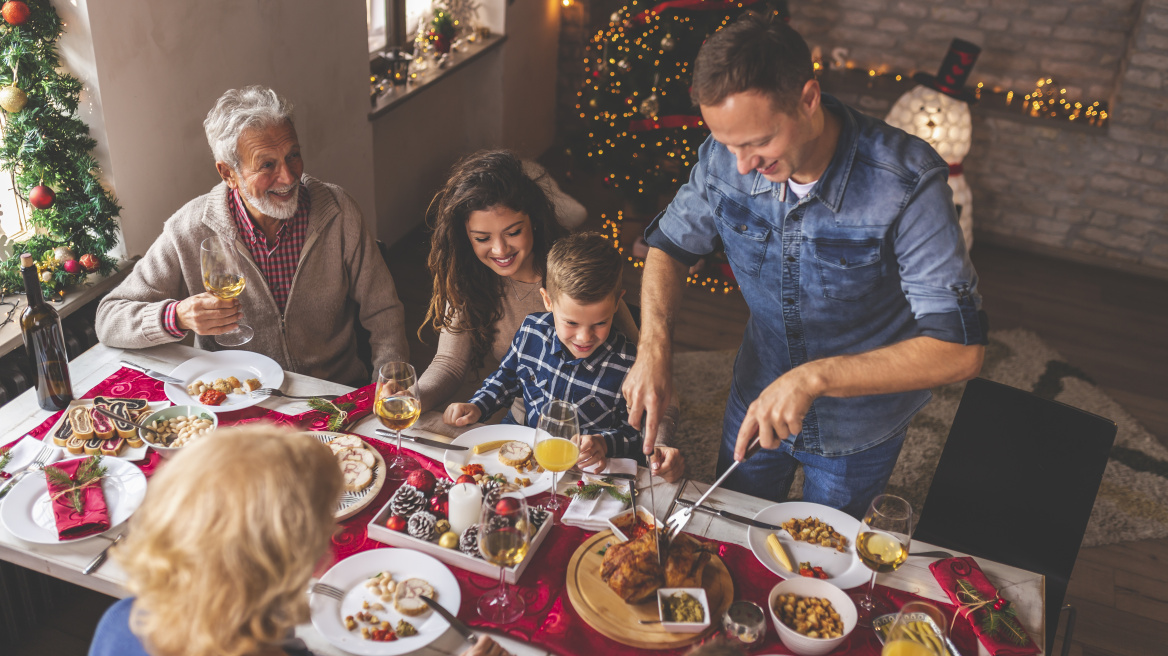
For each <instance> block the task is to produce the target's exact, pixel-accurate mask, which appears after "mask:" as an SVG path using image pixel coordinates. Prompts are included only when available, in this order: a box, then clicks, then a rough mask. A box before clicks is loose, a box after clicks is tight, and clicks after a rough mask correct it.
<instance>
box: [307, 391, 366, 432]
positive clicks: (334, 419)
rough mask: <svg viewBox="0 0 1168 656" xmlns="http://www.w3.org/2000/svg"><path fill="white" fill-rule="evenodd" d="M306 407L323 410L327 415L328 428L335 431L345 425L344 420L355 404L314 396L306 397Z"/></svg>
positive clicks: (318, 410)
mask: <svg viewBox="0 0 1168 656" xmlns="http://www.w3.org/2000/svg"><path fill="white" fill-rule="evenodd" d="M308 407H310V408H312V409H313V410H316V411H317V412H323V413H324V414H325V416H327V417H328V429H329V430H331V431H334V432H335V431H339V430H341V429H342V428H344V427H345V421H346V420H348V418H349V412H351V411H352V410H353V409H354V408H356V407H357V404H355V403H333V402H332V401H326V400H324V399H322V398H320V397H317V396H314V397H312V398H311V399H308Z"/></svg>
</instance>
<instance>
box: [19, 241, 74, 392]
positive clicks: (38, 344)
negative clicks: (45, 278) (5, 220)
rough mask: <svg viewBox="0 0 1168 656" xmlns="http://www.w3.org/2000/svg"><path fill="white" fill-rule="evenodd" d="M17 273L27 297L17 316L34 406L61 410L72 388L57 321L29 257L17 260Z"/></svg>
mask: <svg viewBox="0 0 1168 656" xmlns="http://www.w3.org/2000/svg"><path fill="white" fill-rule="evenodd" d="M20 273H21V275H23V276H24V293H25V295H26V296H27V297H28V307H27V308H25V309H24V312H23V313H21V315H20V332H21V333H22V334H23V336H24V347H25V349H26V350H27V351H28V359H29V362H30V364H31V365H32V369H33V371H35V372H36V393H37V403H39V404H40V406H41V407H42V408H44V409H45V410H63V409H64V408H65V406H67V405H69V402H70V401H72V400H73V385H72V383H70V381H69V356H68V354H66V353H65V334H64V333H63V332H62V331H61V317H59V316H57V311H56V310H54V309H53V308H52V307H51V306H50V305H49V304H48V303H46V302H45V299H44V296H43V295H42V294H41V281H40V276H38V275H37V268H36V262H34V261H33V259H32V255H29V254H28V253H25V254H23V255H21V256H20Z"/></svg>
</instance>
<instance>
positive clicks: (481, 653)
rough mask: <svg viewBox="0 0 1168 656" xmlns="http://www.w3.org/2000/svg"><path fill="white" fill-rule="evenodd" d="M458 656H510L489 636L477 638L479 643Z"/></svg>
mask: <svg viewBox="0 0 1168 656" xmlns="http://www.w3.org/2000/svg"><path fill="white" fill-rule="evenodd" d="M459 656H511V655H510V654H508V653H507V650H505V649H503V648H502V647H500V646H499V643H497V642H495V641H494V640H491V638H490V637H489V636H485V635H484V636H479V641H478V642H476V643H475V644H474V646H473V647H471V648H470V649H467V650H466V651H464V652H462V654H460V655H459Z"/></svg>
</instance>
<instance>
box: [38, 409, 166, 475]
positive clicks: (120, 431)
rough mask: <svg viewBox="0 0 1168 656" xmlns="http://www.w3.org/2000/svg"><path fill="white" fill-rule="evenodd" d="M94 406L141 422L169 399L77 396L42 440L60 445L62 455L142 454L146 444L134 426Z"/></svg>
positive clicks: (127, 457) (136, 457)
mask: <svg viewBox="0 0 1168 656" xmlns="http://www.w3.org/2000/svg"><path fill="white" fill-rule="evenodd" d="M95 406H96V407H100V408H103V409H105V410H108V411H110V412H112V413H114V414H116V415H119V416H122V417H125V418H126V419H127V420H129V421H133V422H141V421H142V420H144V419H145V418H146V417H148V416H150V415H151V414H153V413H154V412H155V411H157V410H161V409H163V408H166V407H169V406H170V403H169V402H167V401H153V402H150V401H147V400H146V399H135V398H123V397H116V396H98V397H95V398H92V399H77V400H74V401H73V402H71V403H70V404H69V407H68V408H66V409H65V411H64V412H62V413H61V418H60V419H58V420H57V423H55V424H53V427H52V428H50V429H49V432H48V433H46V434H45V438H44V440H45V442H49V441H52V443H53V444H55V445H56V446H59V447H61V448H62V449H64V450H65V451H66V452H67V454H68V455H66V456H65V457H71V456H81V455H90V456H98V455H100V456H111V457H115V458H122V459H123V460H141V459H143V458H145V457H146V447H147V446H149V445H148V444H147V443H146V442H145V440H143V439H142V436H141V435H139V434H138V429H137V428H134V427H133V426H132V425H130V424H128V423H126V422H124V421H118V420H116V419H111V418H109V417H108V416H106V415H103V414H101V413H99V412H97V411H96V410H94V407H95Z"/></svg>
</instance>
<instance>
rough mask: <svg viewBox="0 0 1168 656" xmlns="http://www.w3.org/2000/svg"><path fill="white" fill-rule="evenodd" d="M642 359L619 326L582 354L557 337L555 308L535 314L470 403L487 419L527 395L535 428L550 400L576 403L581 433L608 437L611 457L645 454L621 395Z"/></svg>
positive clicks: (528, 422)
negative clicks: (576, 354)
mask: <svg viewBox="0 0 1168 656" xmlns="http://www.w3.org/2000/svg"><path fill="white" fill-rule="evenodd" d="M636 358H637V346H636V345H635V344H633V343H632V342H630V341H629V340H627V339H625V336H624V335H622V334H621V333H620V332H619V331H617V330H616V329H615V328H613V329H612V331H611V332H610V333H609V334H608V339H606V340H605V341H604V342H603V343H601V344H600V345H599V346H597V347H596V350H595V352H594V353H592V354H590V355H588V356H587V357H584V358H576V357H575V356H573V355H572V352H571V351H569V350H568V348H567V347H566V346H564V344H563V342H561V341H560V339H559V338H558V337H557V336H556V327H555V324H554V321H553V319H552V314H551V312H544V313H542V314H530V315H528V316H527V318H526V319H524V320H523V325H521V326H520V327H519V330H518V331H517V332H516V333H515V339H514V340H512V342H511V349H510V350H509V351H508V352H507V356H506V357H505V358H503V361H502V362H501V363H499V368H498V369H497V370H496V371H495V373H493V374H491V375H490V376H489V377H488V378H487V379H486V380H485V381H483V385H482V387H481V388H479V391H478V392H476V393H475V395H474V396H473V397H472V398H471V400H470V402H471V403H473V404H475V405H476V406H478V408H479V410H481V411H482V413H483V415H482V416H483V418H484V419H486V418H487V417H489V416H490V415H492V414H494V413H495V412H497V411H498V410H499V409H500V408H503V407H509V406H510V405H511V402H512V400H513V399H514V398H515V397H516V396H518V395H519V394H520V393H522V394H523V403H524V405H525V406H526V409H527V414H526V417H525V422H524V423H525V424H526V425H528V426H531V427H533V428H534V427H535V426H536V425H537V424H538V423H539V413H540V411H541V410H543V407H544V406H545V405H546V404H547V402H548V401H551V400H553V399H559V400H563V401H570V402H572V403H574V404H576V407H577V409H578V414H579V417H580V434H581V435H602V436H603V437H604V440H605V441H606V442H607V443H608V457H610V458H620V457H633V458H640V457H641V456H640V450H641V449H640V445H641V436H640V433H638V432H637V430H636V429H635V428H633V427H632V426H630V425H629V409H628V406H627V405H626V404H625V398H624V396H623V395H621V383H623V382H624V380H625V374H627V373H628V372H629V367H631V366H632V365H633V361H634V360H636ZM508 417H510V415H508ZM505 421H506V420H505Z"/></svg>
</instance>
